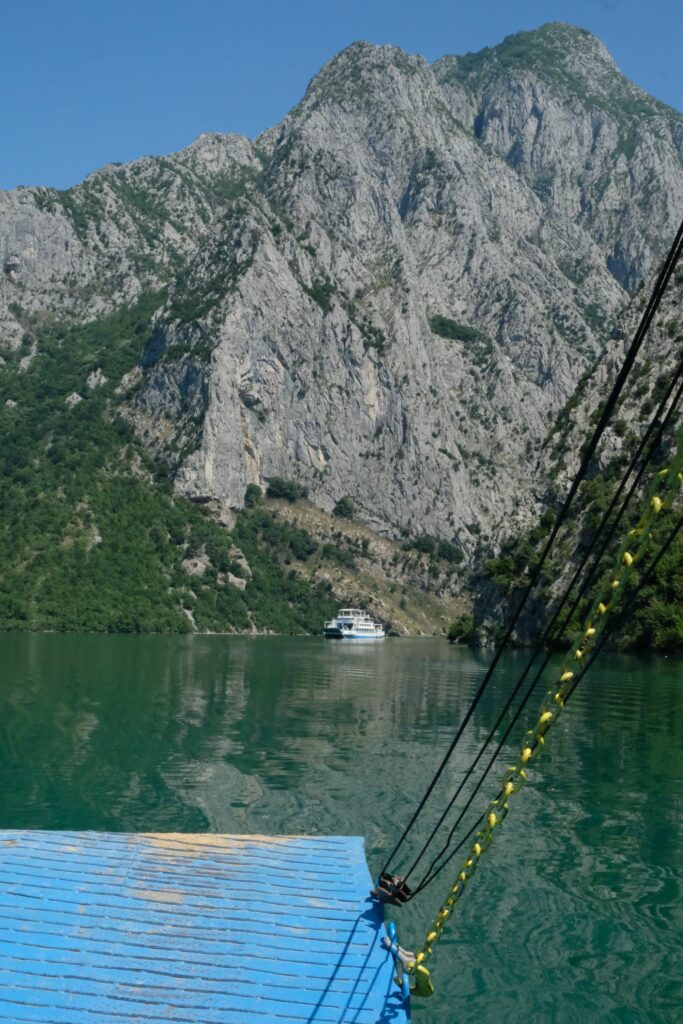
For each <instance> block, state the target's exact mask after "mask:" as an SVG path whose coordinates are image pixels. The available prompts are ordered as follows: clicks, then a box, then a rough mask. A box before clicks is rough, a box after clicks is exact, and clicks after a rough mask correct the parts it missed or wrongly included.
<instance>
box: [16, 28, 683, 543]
mask: <svg viewBox="0 0 683 1024" xmlns="http://www.w3.org/2000/svg"><path fill="white" fill-rule="evenodd" d="M609 89H621V90H622V92H621V93H620V94H619V102H617V101H616V100H615V99H614V96H616V93H609ZM630 89H632V90H636V87H635V86H631V85H630V84H629V83H628V82H627V80H626V79H624V78H623V76H621V74H620V73H619V72H618V70H617V69H616V67H615V66H614V64H613V62H612V61H611V58H609V57H608V55H606V51H605V50H604V47H602V44H600V43H599V42H598V41H597V40H596V39H595V38H594V37H593V36H591V35H590V33H586V32H584V31H583V30H580V29H574V28H572V27H571V26H566V25H548V26H545V27H543V28H542V29H539V30H536V31H535V32H532V33H521V34H519V35H517V36H511V37H509V38H508V39H507V40H505V41H503V43H501V44H500V46H498V47H494V48H491V49H488V50H485V51H482V53H480V54H474V55H467V56H465V57H462V58H455V57H451V58H444V59H443V60H442V61H440V62H437V63H436V64H434V65H432V66H430V65H429V64H428V63H427V62H426V61H425V60H424V59H423V58H422V57H419V56H413V55H409V54H406V53H404V52H403V51H401V50H399V49H397V48H396V47H391V46H374V45H371V44H369V43H363V42H360V43H354V44H353V45H352V46H350V47H348V48H347V49H346V50H344V51H343V52H342V53H340V54H338V55H337V56H336V57H334V58H333V59H332V60H330V61H329V62H328V63H327V64H326V65H325V67H324V68H323V69H322V70H321V71H320V73H319V74H318V75H316V77H315V78H314V79H313V80H312V82H311V84H310V86H309V88H308V90H307V91H306V94H305V96H304V97H303V99H302V101H301V103H299V104H298V106H297V107H295V108H294V109H293V110H292V111H291V112H290V113H289V114H288V115H287V117H286V118H285V119H284V121H283V122H282V123H281V124H280V125H278V126H276V127H275V128H273V129H270V130H269V131H268V132H266V133H264V135H263V136H261V137H260V138H259V139H258V140H257V141H256V143H255V144H252V143H250V142H249V141H248V140H247V139H244V138H242V137H240V136H236V135H220V134H216V133H210V134H206V135H203V136H201V137H200V138H199V139H197V140H196V141H195V142H194V143H193V144H192V145H191V146H189V147H188V148H187V149H185V150H183V151H182V152H180V153H177V154H175V155H172V156H169V157H162V158H149V157H148V158H145V159H144V160H142V161H137V162H136V163H134V164H131V165H128V166H123V167H116V168H109V169H107V171H106V173H102V174H100V175H99V176H98V175H95V176H94V177H91V178H90V179H88V180H86V182H84V183H83V184H82V185H80V186H77V187H76V188H74V189H71V190H69V191H68V192H66V193H57V192H55V191H54V190H31V191H30V192H27V193H26V194H25V195H21V196H20V195H18V194H17V193H6V194H0V216H1V217H2V218H3V222H4V225H5V228H4V237H5V244H6V253H5V255H6V256H7V260H6V262H5V270H4V280H3V282H2V283H3V299H4V303H3V305H2V307H0V330H2V331H3V332H4V340H5V342H6V344H7V346H9V344H10V343H11V344H12V345H13V346H14V347H15V348H16V349H17V350H19V348H20V346H22V345H24V344H26V346H29V345H31V346H32V347H31V348H30V351H31V353H33V352H34V350H35V351H36V352H38V354H37V355H35V358H34V357H33V356H32V358H33V363H35V362H36V359H39V354H40V353H39V346H40V339H39V338H38V336H37V332H36V329H35V327H34V324H35V323H36V322H38V321H39V319H40V316H43V315H44V313H45V312H49V313H50V315H51V316H53V317H60V316H61V317H64V316H68V317H71V318H75V319H79V318H80V319H83V320H86V319H93V318H96V317H98V316H101V315H102V313H103V312H104V311H105V310H112V309H116V308H121V307H124V306H126V305H128V304H130V302H131V300H133V299H136V298H137V297H139V296H140V295H142V294H143V293H150V292H152V293H154V294H160V295H163V298H160V299H159V303H160V304H161V305H160V308H159V309H158V311H157V313H155V320H154V324H153V330H152V332H151V336H150V337H149V338H148V339H147V342H146V345H145V346H144V351H143V354H142V357H141V358H140V359H139V364H138V366H137V367H136V368H135V382H136V386H135V389H132V388H131V390H130V394H128V395H127V397H126V399H125V415H126V416H127V417H128V418H129V421H130V422H131V423H133V424H134V426H135V429H136V430H137V431H138V434H139V436H140V437H142V438H143V439H144V442H145V444H148V445H149V446H150V447H151V448H153V449H154V450H155V451H156V452H157V454H159V455H160V457H162V458H165V459H166V460H167V463H168V465H169V472H170V473H171V474H172V475H173V478H174V482H175V486H176V488H177V489H178V490H179V491H180V492H181V493H183V494H185V495H187V496H191V497H193V498H194V499H196V500H201V501H211V500H215V501H218V502H220V503H221V505H222V506H232V507H237V506H239V505H241V503H242V501H243V499H244V494H245V488H246V487H247V485H248V484H258V485H263V484H264V482H265V481H266V480H268V478H270V477H273V476H280V477H284V478H286V479H291V480H296V481H298V482H299V483H300V484H302V485H304V486H306V487H307V488H308V492H309V496H310V497H311V499H312V500H313V501H314V502H315V503H316V504H317V505H319V506H320V507H321V508H323V509H325V510H328V511H329V510H331V509H332V508H333V507H334V505H335V503H336V502H337V501H338V500H339V499H340V498H342V497H350V498H351V499H352V500H353V503H354V505H355V507H356V509H357V510H358V513H359V515H361V516H362V517H363V518H364V519H365V521H366V522H368V523H370V524H372V525H373V526H375V527H376V528H378V529H381V530H382V531H384V532H386V533H390V534H393V535H397V534H399V533H400V532H401V531H405V532H408V533H413V534H416V533H417V534H420V533H430V534H433V535H435V536H438V537H440V538H443V539H445V540H447V541H448V542H449V543H451V542H453V543H455V541H454V538H455V539H456V540H457V543H458V545H460V547H461V548H462V550H463V551H464V552H465V553H466V554H472V553H473V552H474V551H475V550H476V547H477V545H478V544H479V543H480V541H481V539H482V538H489V539H490V538H493V539H495V538H496V537H497V536H500V535H501V534H502V533H504V532H505V530H506V528H507V524H508V523H509V521H510V517H511V515H512V514H513V513H514V512H515V510H517V509H519V508H520V507H523V508H528V507H530V503H531V502H532V500H533V499H532V496H533V494H535V493H537V491H538V488H539V487H540V488H542V486H543V483H542V481H540V482H539V481H537V480H535V479H534V474H533V472H530V469H529V467H531V466H533V465H535V463H534V461H533V460H534V452H535V451H536V450H537V448H538V446H539V445H540V443H541V442H542V440H543V438H544V437H545V434H546V431H547V428H548V424H549V422H551V421H552V420H554V418H555V416H556V413H557V409H558V408H561V407H562V405H563V404H564V402H565V401H566V399H567V398H568V397H569V396H570V395H571V394H572V392H573V390H574V388H575V387H576V383H577V380H578V379H579V378H580V376H581V374H582V373H583V371H584V370H585V369H586V367H587V366H588V365H590V364H591V363H592V362H593V360H594V359H595V357H596V356H597V355H598V354H599V352H600V351H601V349H602V348H603V347H604V344H605V340H606V338H607V336H608V334H609V328H610V324H611V323H612V321H613V319H614V317H615V316H616V315H617V314H618V313H619V312H620V311H621V310H622V309H623V307H624V306H625V305H626V304H627V302H628V301H629V294H628V293H629V292H631V291H634V290H635V289H636V288H637V285H638V283H639V282H640V281H641V280H642V279H643V277H644V276H645V275H646V274H647V273H648V272H649V270H650V268H651V267H652V265H653V263H654V262H655V261H656V260H657V259H658V258H659V255H660V253H661V251H662V248H663V246H664V245H665V244H666V239H667V238H668V237H669V236H670V235H671V234H672V232H673V230H674V225H675V223H676V222H677V220H678V218H680V215H681V213H682V212H683V139H681V137H680V134H679V135H676V131H677V129H678V128H679V127H680V118H679V115H676V114H675V113H672V114H671V115H669V114H668V113H667V110H666V108H663V107H661V105H657V103H656V101H655V100H651V99H650V98H649V97H645V99H644V100H642V101H641V97H643V96H645V94H643V93H642V91H641V90H636V92H633V93H632V92H629V90H630ZM629 96H634V97H636V99H634V102H633V103H629V102H627V100H628V97H629ZM624 97H626V99H624ZM653 110H656V111H658V113H657V116H656V117H653V116H651V113H652V111H653ZM662 111H664V112H663V113H662ZM10 257H11V259H10ZM10 332H11V333H10ZM24 336H26V339H27V340H24ZM35 339H37V340H35ZM34 340H35V345H34ZM22 351H23V350H22ZM28 351H29V349H28V348H27V352H28ZM97 365H100V363H98V364H97ZM92 369H94V366H93V367H92ZM128 371H129V373H132V372H133V367H129V368H128ZM106 376H107V377H109V379H110V380H111V381H112V386H113V384H114V383H115V382H114V381H113V378H112V377H111V376H110V374H109V373H107V374H106ZM86 377H87V374H86V375H85V376H84V378H83V382H85V380H86ZM127 379H128V378H127ZM129 379H131V380H132V379H133V378H129ZM83 382H81V381H77V382H75V383H74V386H73V387H72V388H71V391H74V390H77V391H78V394H79V395H83V396H85V397H83V401H82V402H81V403H80V404H81V405H83V404H84V403H85V402H86V401H88V400H89V399H88V395H89V394H90V393H91V389H88V388H87V387H83V386H82V383H83ZM77 384H78V387H77V386H76V385H77ZM69 393H71V392H69ZM121 393H122V392H121ZM8 397H13V396H8ZM67 397H68V394H65V396H64V399H66V398H67ZM122 402H123V400H122ZM539 472H540V471H539Z"/></svg>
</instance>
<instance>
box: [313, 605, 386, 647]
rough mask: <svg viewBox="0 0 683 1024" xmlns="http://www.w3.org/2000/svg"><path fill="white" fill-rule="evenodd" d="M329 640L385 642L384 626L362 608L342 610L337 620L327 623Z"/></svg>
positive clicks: (325, 630)
mask: <svg viewBox="0 0 683 1024" xmlns="http://www.w3.org/2000/svg"><path fill="white" fill-rule="evenodd" d="M323 636H325V637H327V639H328V640H383V639H384V637H385V636H386V634H385V632H384V626H383V625H382V623H381V622H376V621H375V620H374V619H373V618H371V616H370V615H368V613H367V612H364V611H362V609H360V608H342V609H341V610H340V611H339V613H338V615H337V618H336V619H330V621H329V622H326V623H325V628H324V629H323Z"/></svg>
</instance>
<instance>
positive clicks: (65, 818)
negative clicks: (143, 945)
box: [0, 635, 683, 1024]
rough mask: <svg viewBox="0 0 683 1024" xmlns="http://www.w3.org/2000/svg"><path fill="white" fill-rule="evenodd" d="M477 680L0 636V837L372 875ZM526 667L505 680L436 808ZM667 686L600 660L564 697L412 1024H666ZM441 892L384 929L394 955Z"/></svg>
mask: <svg viewBox="0 0 683 1024" xmlns="http://www.w3.org/2000/svg"><path fill="white" fill-rule="evenodd" d="M487 659H488V655H487V654H484V653H478V652H471V651H468V650H466V649H465V650H463V649H459V648H455V649H454V648H449V647H448V645H447V644H446V643H444V642H443V641H432V640H387V641H385V642H384V643H382V644H378V645H369V646H368V645H352V646H344V645H335V644H330V643H328V644H325V643H324V641H322V640H318V639H303V638H301V639H298V638H297V639H291V638H254V639H252V638H248V639H247V638H225V637H79V636H19V635H10V636H7V635H5V636H0V666H2V682H1V688H0V827H3V828H60V829H110V830H127V831H139V830H145V831H149V830H152V831H164V830H174V831H183V830H185V831H216V832H255V831H256V832H273V833H278V832H312V833H315V832H322V833H351V834H360V835H364V836H365V838H366V843H367V850H368V859H369V862H370V866H371V870H372V871H373V872H375V871H377V869H378V868H379V866H380V865H381V860H382V854H383V853H384V852H385V851H387V850H388V848H389V847H390V846H391V845H393V841H394V840H395V839H396V838H397V835H398V833H399V831H400V828H401V826H402V824H403V823H404V822H405V821H406V819H407V817H408V816H409V812H410V810H411V809H412V807H413V806H414V804H415V802H416V800H417V798H418V797H419V796H420V795H421V793H422V791H423V789H424V787H425V785H426V783H427V782H428V780H429V778H430V777H431V774H432V773H433V771H434V768H435V766H436V764H437V763H438V760H439V756H440V753H441V752H442V751H443V750H444V748H445V746H446V745H447V743H448V741H449V739H450V737H451V736H452V734H453V731H454V729H455V727H456V726H457V724H458V722H459V720H460V718H461V716H462V714H463V713H464V710H465V708H466V706H467V703H468V701H469V700H470V698H471V696H472V694H473V693H474V690H475V689H476V686H477V684H478V681H479V680H480V679H481V674H482V672H483V671H484V669H485V666H486V663H487ZM524 659H525V656H524V655H523V654H510V655H509V656H507V657H506V658H505V659H504V661H503V663H502V665H501V668H502V671H501V672H500V674H499V678H498V680H497V682H496V685H495V687H494V689H493V692H492V693H491V694H490V696H489V697H488V699H486V700H485V701H483V702H482V704H481V705H480V707H479V709H478V711H477V714H476V716H475V718H474V720H473V723H472V728H471V729H469V730H468V732H467V733H466V735H465V737H464V741H465V742H464V744H463V746H462V750H459V752H458V756H457V757H456V759H455V761H454V764H453V766H452V768H451V769H449V771H448V772H447V773H446V774H447V778H446V779H445V788H444V789H442V790H441V791H439V792H438V793H437V795H436V799H435V806H439V805H441V804H442V802H443V800H444V797H445V794H446V789H448V790H451V789H452V788H453V787H454V785H455V784H457V781H458V779H459V778H460V777H461V773H462V771H463V770H464V767H465V765H466V764H467V763H468V759H469V758H471V756H472V753H473V751H474V750H475V749H476V745H477V743H478V742H479V741H480V740H481V739H482V737H483V736H484V735H485V734H486V732H487V731H488V728H489V726H490V724H491V723H492V721H493V717H494V714H495V710H496V708H497V707H498V706H499V704H500V701H501V699H502V698H503V696H504V695H505V693H506V692H507V688H508V687H509V686H510V683H511V680H512V678H513V675H514V673H515V671H519V669H520V667H521V666H522V665H523V664H524ZM682 669H683V663H682V662H681V661H677V660H672V659H669V660H666V659H655V658H651V659H635V658H628V657H624V656H614V655H610V656H607V657H605V659H604V661H603V662H602V665H601V667H600V668H599V669H597V668H596V670H595V671H594V672H593V673H592V677H591V679H590V681H588V680H587V681H586V682H585V683H584V684H583V688H582V689H581V688H580V689H579V690H578V691H577V694H576V696H575V698H574V700H573V701H572V705H571V706H570V707H569V708H568V710H567V712H566V714H565V716H564V718H563V720H562V721H561V723H560V724H558V726H557V728H556V729H555V730H554V731H553V732H552V733H551V734H550V736H549V739H548V743H547V748H546V751H545V752H544V754H543V757H542V758H541V759H540V760H539V761H537V762H536V763H535V765H534V768H533V771H532V772H531V773H530V774H531V779H532V782H531V784H530V785H529V786H527V787H526V789H525V790H524V791H523V793H522V794H520V796H519V797H518V798H517V802H516V804H515V806H514V809H513V811H512V813H511V814H510V816H509V818H508V820H507V822H506V823H505V827H504V829H502V830H501V832H500V833H499V835H498V838H497V840H496V844H495V847H494V848H492V850H491V851H490V852H489V854H488V855H487V857H486V859H485V861H483V862H482V866H481V868H480V871H479V873H478V875H477V878H476V880H474V881H473V883H472V885H471V888H470V890H469V892H468V894H467V896H466V898H465V899H464V900H463V901H462V903H461V904H460V905H459V908H458V916H457V920H456V921H454V924H453V926H452V927H451V929H450V931H449V933H448V934H447V936H446V937H445V938H444V939H442V940H441V943H440V948H439V950H438V953H437V954H436V955H435V957H434V960H433V964H432V966H433V967H434V978H435V982H436V986H437V994H436V996H435V997H434V998H433V999H432V1000H430V1001H429V1002H424V1003H421V1004H419V1005H417V1006H416V1007H415V1013H414V1017H415V1021H416V1024H432V1022H434V1024H435V1022H439V1024H469V1022H472V1024H475V1022H476V1024H499V1022H501V1021H505V1022H507V1024H517V1022H520V1024H522V1022H523V1024H530V1022H536V1021H557V1022H561V1024H572V1022H576V1024H585V1022H592V1021H600V1022H613V1024H617V1022H619V1024H632V1022H633V1024H635V1022H638V1024H640V1022H642V1024H645V1022H648V1024H654V1022H667V1024H668V1022H677V1024H678V1022H680V1021H683V946H682V939H681V936H682V934H683V927H682V926H683V913H682V909H681V908H682V906H683V901H682V900H681V896H682V890H683V757H682V753H681V750H682V746H683V671H682ZM539 700H540V695H539ZM538 702H539V701H538V700H536V701H535V702H534V706H536V705H537V704H538ZM516 747H517V744H515V748H516ZM505 764H507V760H506V762H505ZM498 774H500V773H498ZM492 787H493V783H491V785H490V786H487V787H486V794H487V796H488V795H491V789H492ZM476 806H477V808H479V809H480V808H481V806H482V804H481V800H477V801H476ZM426 824H427V823H426ZM455 863H457V862H454V865H455ZM447 885H448V880H447V879H446V878H444V879H439V881H437V882H436V883H435V884H434V887H433V888H432V889H431V890H429V891H427V892H426V893H425V894H424V895H423V896H422V897H420V899H419V900H416V901H414V903H412V904H411V906H410V907H409V908H407V909H406V910H404V911H402V912H401V914H400V917H399V918H398V924H399V934H400V936H401V939H402V941H403V943H404V945H406V946H410V945H412V944H413V943H414V942H415V941H416V940H417V941H419V939H420V937H421V936H422V935H423V932H424V926H425V924H426V923H427V921H428V920H429V917H430V915H431V914H432V913H433V910H434V909H435V908H436V905H437V903H438V902H439V901H440V899H441V897H442V895H443V890H444V888H447Z"/></svg>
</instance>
